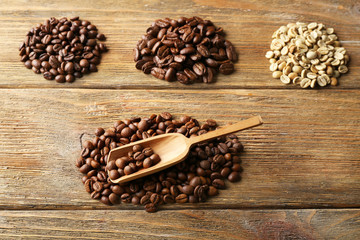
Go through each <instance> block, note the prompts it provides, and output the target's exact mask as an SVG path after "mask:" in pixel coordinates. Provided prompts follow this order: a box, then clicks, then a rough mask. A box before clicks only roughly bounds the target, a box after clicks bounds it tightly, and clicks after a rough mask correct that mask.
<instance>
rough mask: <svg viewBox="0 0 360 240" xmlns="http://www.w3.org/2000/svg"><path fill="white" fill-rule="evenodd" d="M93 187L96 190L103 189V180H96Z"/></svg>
mask: <svg viewBox="0 0 360 240" xmlns="http://www.w3.org/2000/svg"><path fill="white" fill-rule="evenodd" d="M92 187H93V189H94V191H96V192H101V191H102V190H103V184H102V183H101V182H94V183H93V185H92Z"/></svg>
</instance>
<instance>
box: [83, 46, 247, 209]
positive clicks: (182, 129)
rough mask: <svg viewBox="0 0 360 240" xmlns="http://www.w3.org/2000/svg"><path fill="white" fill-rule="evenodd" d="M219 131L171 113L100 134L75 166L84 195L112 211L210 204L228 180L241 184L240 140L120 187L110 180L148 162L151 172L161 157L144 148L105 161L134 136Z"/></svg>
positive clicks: (214, 144) (200, 149)
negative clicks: (115, 206) (122, 207)
mask: <svg viewBox="0 0 360 240" xmlns="http://www.w3.org/2000/svg"><path fill="white" fill-rule="evenodd" d="M212 51H213V50H212ZM216 127H217V124H216V121H214V120H208V121H207V122H206V123H205V124H202V125H201V124H200V123H199V122H198V121H197V120H196V119H192V118H191V117H189V116H183V117H181V118H180V119H179V120H175V119H173V116H172V115H171V114H170V113H168V112H164V113H162V114H160V115H155V114H153V115H151V116H150V117H148V118H138V117H133V118H130V119H126V120H123V121H117V122H116V123H115V124H114V127H111V128H109V129H106V130H105V129H103V128H98V129H96V131H95V135H96V137H94V139H93V140H92V141H84V142H83V150H82V152H81V156H80V157H79V158H78V159H77V160H76V166H77V167H78V168H79V170H80V171H81V172H82V173H83V174H84V175H85V176H84V177H83V178H82V182H83V183H84V186H85V190H86V191H88V192H89V193H90V194H91V197H92V198H94V199H100V201H101V202H103V203H104V204H108V205H113V204H117V203H119V202H120V199H121V201H122V202H126V203H130V202H131V203H133V204H135V205H137V204H142V205H147V204H152V205H149V206H152V208H155V209H156V207H157V206H158V205H161V204H165V203H172V202H178V203H184V202H191V203H196V202H203V201H206V200H207V198H208V196H215V195H217V194H218V189H223V188H225V179H226V180H229V181H238V180H240V179H241V178H240V173H239V172H240V171H241V170H242V168H241V165H240V162H241V160H240V158H239V156H238V153H239V152H241V151H242V150H243V147H242V145H241V143H240V142H239V140H238V139H237V136H236V135H230V136H228V137H221V138H217V139H215V140H212V141H210V142H208V143H202V144H198V145H196V146H194V147H193V148H192V149H191V150H190V154H189V156H188V157H187V159H185V160H184V161H183V162H181V163H179V164H177V165H175V166H174V167H172V168H169V169H166V170H163V171H162V172H160V173H157V174H154V175H151V176H147V177H145V178H143V179H138V180H136V181H132V182H128V183H125V184H122V185H121V186H120V185H118V184H114V183H112V182H111V181H110V180H111V179H117V178H119V177H121V176H123V175H125V174H126V173H125V169H126V172H127V173H129V172H131V173H132V172H134V171H137V170H139V169H141V168H142V167H146V166H147V164H148V163H146V162H147V161H150V162H151V164H148V165H149V166H152V165H153V162H158V161H160V157H159V156H158V155H157V154H156V153H154V151H153V150H152V149H151V148H144V149H143V147H142V146H141V145H134V146H133V147H132V148H131V151H130V152H129V153H128V154H126V156H124V157H120V158H118V159H116V160H112V161H109V162H108V161H107V158H108V154H109V152H110V149H111V148H114V147H118V146H122V145H124V144H128V143H130V142H131V139H133V138H134V136H136V138H137V137H139V138H138V139H141V138H142V136H143V135H144V134H147V135H146V136H147V137H150V136H155V135H158V134H164V133H167V132H179V133H182V134H184V135H186V136H188V137H189V136H190V135H192V136H197V135H200V134H203V133H206V132H207V131H210V130H214V129H215V128H216ZM144 136H145V135H144ZM138 139H136V140H138ZM136 140H134V141H136ZM128 171H129V172H128ZM151 211H152V210H151Z"/></svg>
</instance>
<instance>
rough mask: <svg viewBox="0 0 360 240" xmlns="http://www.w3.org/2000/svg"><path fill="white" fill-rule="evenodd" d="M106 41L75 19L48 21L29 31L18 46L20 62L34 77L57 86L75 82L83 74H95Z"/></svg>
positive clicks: (93, 29) (88, 23) (104, 50)
mask: <svg viewBox="0 0 360 240" xmlns="http://www.w3.org/2000/svg"><path fill="white" fill-rule="evenodd" d="M96 39H98V40H105V36H104V35H103V34H99V33H98V30H97V28H96V26H95V25H92V24H91V23H90V22H88V21H84V20H80V19H79V18H78V17H75V18H71V19H70V20H68V19H67V18H65V17H63V18H60V19H56V18H54V17H53V18H50V19H48V20H46V21H45V22H44V23H43V24H39V25H38V26H36V27H34V28H32V29H31V30H30V31H29V32H28V33H27V34H26V37H25V40H24V42H23V43H22V44H21V45H20V48H19V51H20V56H21V61H22V62H24V65H25V67H26V68H29V69H32V70H33V71H34V72H35V73H43V74H44V78H45V79H47V80H54V79H55V81H56V82H58V83H64V82H69V83H71V82H74V81H75V79H76V78H81V77H82V76H83V74H87V73H90V72H96V71H97V67H96V65H98V64H100V59H101V54H102V53H103V52H106V51H107V48H106V46H105V45H104V44H102V43H98V42H97V40H96Z"/></svg>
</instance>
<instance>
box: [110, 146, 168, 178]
mask: <svg viewBox="0 0 360 240" xmlns="http://www.w3.org/2000/svg"><path fill="white" fill-rule="evenodd" d="M160 160H161V159H160V156H159V155H158V154H156V153H154V151H153V149H152V148H150V147H147V148H143V147H142V146H141V145H140V144H136V145H134V146H133V149H132V151H130V152H128V154H127V155H126V156H123V157H120V158H118V159H116V160H115V161H109V162H108V163H107V165H106V169H107V170H108V171H109V177H110V179H112V180H115V179H118V178H120V177H122V176H124V175H130V174H132V173H134V172H137V171H139V170H141V169H143V168H149V167H151V166H154V165H156V164H158V163H159V162H160Z"/></svg>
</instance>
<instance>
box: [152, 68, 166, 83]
mask: <svg viewBox="0 0 360 240" xmlns="http://www.w3.org/2000/svg"><path fill="white" fill-rule="evenodd" d="M165 73H166V72H165V70H164V69H162V68H158V67H154V68H152V69H151V75H153V76H154V77H156V78H158V79H161V80H164V79H165Z"/></svg>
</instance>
